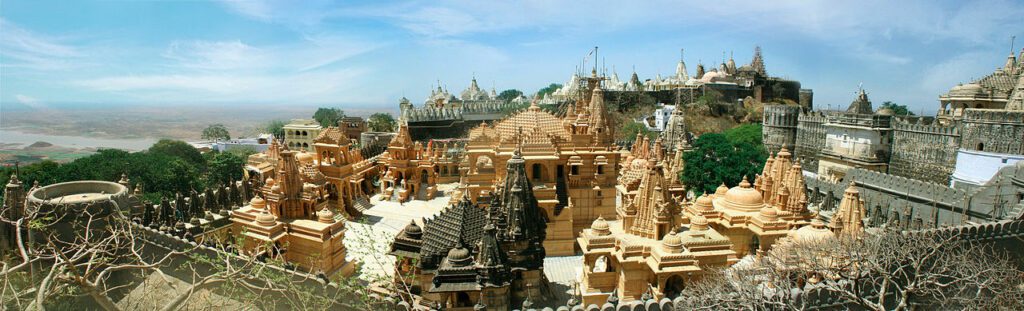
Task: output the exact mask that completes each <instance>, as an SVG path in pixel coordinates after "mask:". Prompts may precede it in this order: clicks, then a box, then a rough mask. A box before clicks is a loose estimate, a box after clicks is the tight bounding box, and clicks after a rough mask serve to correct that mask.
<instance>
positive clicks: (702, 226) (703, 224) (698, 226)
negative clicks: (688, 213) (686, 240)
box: [690, 215, 708, 231]
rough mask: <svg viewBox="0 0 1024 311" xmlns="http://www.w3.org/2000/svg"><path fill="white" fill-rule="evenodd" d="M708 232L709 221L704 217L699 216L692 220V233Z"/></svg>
mask: <svg viewBox="0 0 1024 311" xmlns="http://www.w3.org/2000/svg"><path fill="white" fill-rule="evenodd" d="M704 230H708V219H707V218H704V216H701V215H697V216H693V218H690V231H704Z"/></svg>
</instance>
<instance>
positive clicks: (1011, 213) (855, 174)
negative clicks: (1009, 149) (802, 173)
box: [806, 165, 1024, 229]
mask: <svg viewBox="0 0 1024 311" xmlns="http://www.w3.org/2000/svg"><path fill="white" fill-rule="evenodd" d="M846 180H852V181H853V183H854V184H856V186H857V188H858V190H859V191H860V197H861V199H863V200H864V202H865V208H866V209H867V217H868V218H869V219H870V221H869V225H872V226H882V225H886V224H889V225H891V226H896V227H898V228H903V229H924V228H937V227H944V226H956V225H962V224H965V223H972V222H973V223H983V222H992V221H999V220H1016V219H1022V218H1024V201H1022V200H1024V195H1022V193H1024V165H1015V166H1008V167H1004V168H1002V169H1001V170H1000V171H999V173H998V174H997V175H996V176H995V177H994V178H993V179H992V180H991V181H989V182H988V183H987V184H986V185H984V186H981V187H979V188H977V189H974V190H971V191H965V190H960V189H954V188H950V187H948V186H946V185H941V184H935V183H929V182H925V181H920V180H914V179H908V178H905V177H900V176H894V175H890V174H885V173H879V172H875V171H868V170H863V169H852V170H850V171H849V172H847V178H846ZM846 186H847V185H846V184H837V183H832V182H829V181H824V180H820V179H808V180H807V189H806V190H807V191H808V192H809V195H808V196H809V197H810V199H809V201H810V202H812V203H813V204H816V205H818V206H819V208H820V210H821V211H822V214H823V215H824V216H828V215H830V213H831V212H834V210H835V208H836V207H838V205H839V201H840V200H841V199H842V197H843V191H845V189H846Z"/></svg>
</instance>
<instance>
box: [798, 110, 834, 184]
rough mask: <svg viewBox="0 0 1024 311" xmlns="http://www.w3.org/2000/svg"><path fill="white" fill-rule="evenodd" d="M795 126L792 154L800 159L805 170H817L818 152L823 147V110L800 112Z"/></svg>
mask: <svg viewBox="0 0 1024 311" xmlns="http://www.w3.org/2000/svg"><path fill="white" fill-rule="evenodd" d="M797 120H798V124H797V126H796V148H794V150H793V156H794V157H795V158H797V159H799V160H800V166H802V167H803V169H804V170H805V171H811V172H817V171H818V154H819V153H821V149H822V148H824V147H825V121H826V114H825V113H823V112H820V111H819V112H811V113H805V114H800V116H799V117H798V118H797Z"/></svg>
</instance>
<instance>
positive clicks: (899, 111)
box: [879, 101, 914, 116]
mask: <svg viewBox="0 0 1024 311" xmlns="http://www.w3.org/2000/svg"><path fill="white" fill-rule="evenodd" d="M885 108H889V109H892V112H893V114H895V115H897V116H912V115H914V112H912V111H910V109H907V105H899V104H896V103H894V102H891V101H886V102H884V103H882V107H880V108H879V109H885Z"/></svg>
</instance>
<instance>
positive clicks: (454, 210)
mask: <svg viewBox="0 0 1024 311" xmlns="http://www.w3.org/2000/svg"><path fill="white" fill-rule="evenodd" d="M506 162H507V165H506V169H505V171H506V172H507V174H506V176H505V178H503V179H502V181H501V182H500V183H499V184H498V185H497V186H496V187H494V188H493V191H491V192H489V193H488V195H487V196H488V197H487V200H488V201H489V202H490V204H489V205H488V206H487V207H485V208H484V207H481V206H479V204H477V203H473V201H472V200H471V199H470V198H469V196H468V193H464V194H463V196H462V197H461V198H460V199H459V200H458V202H456V203H454V204H452V206H450V207H448V208H447V209H445V210H443V211H442V212H441V213H440V214H438V215H437V216H435V217H433V218H431V219H424V220H422V222H417V221H413V222H412V223H410V224H409V225H408V226H406V227H405V228H404V229H402V230H401V231H400V232H399V233H398V235H397V236H396V237H395V241H394V242H393V243H392V245H391V254H392V255H394V256H396V257H397V260H398V262H397V264H396V266H397V267H396V268H397V273H396V282H397V283H399V285H398V286H401V287H408V288H410V289H411V290H410V292H411V294H413V295H416V296H417V297H416V298H415V300H416V301H418V305H420V306H426V307H432V308H436V309H442V308H443V309H445V310H470V309H472V310H512V309H518V308H526V307H529V306H530V305H531V303H532V302H537V301H545V300H550V299H551V293H550V289H549V288H548V284H547V282H548V281H547V279H546V277H545V276H544V273H543V270H542V269H543V264H544V257H545V255H546V253H545V247H544V240H545V236H546V235H547V231H546V227H547V224H546V221H545V218H544V215H543V210H542V209H541V207H540V206H539V203H538V201H537V198H536V197H535V195H534V191H533V189H534V187H533V186H532V185H531V183H532V182H531V180H530V178H529V176H528V174H527V169H526V160H525V159H524V157H523V156H522V155H521V154H520V151H519V150H518V149H517V150H515V151H514V152H513V155H512V157H511V158H510V159H508V160H507V161H506ZM531 301H532V302H531Z"/></svg>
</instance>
